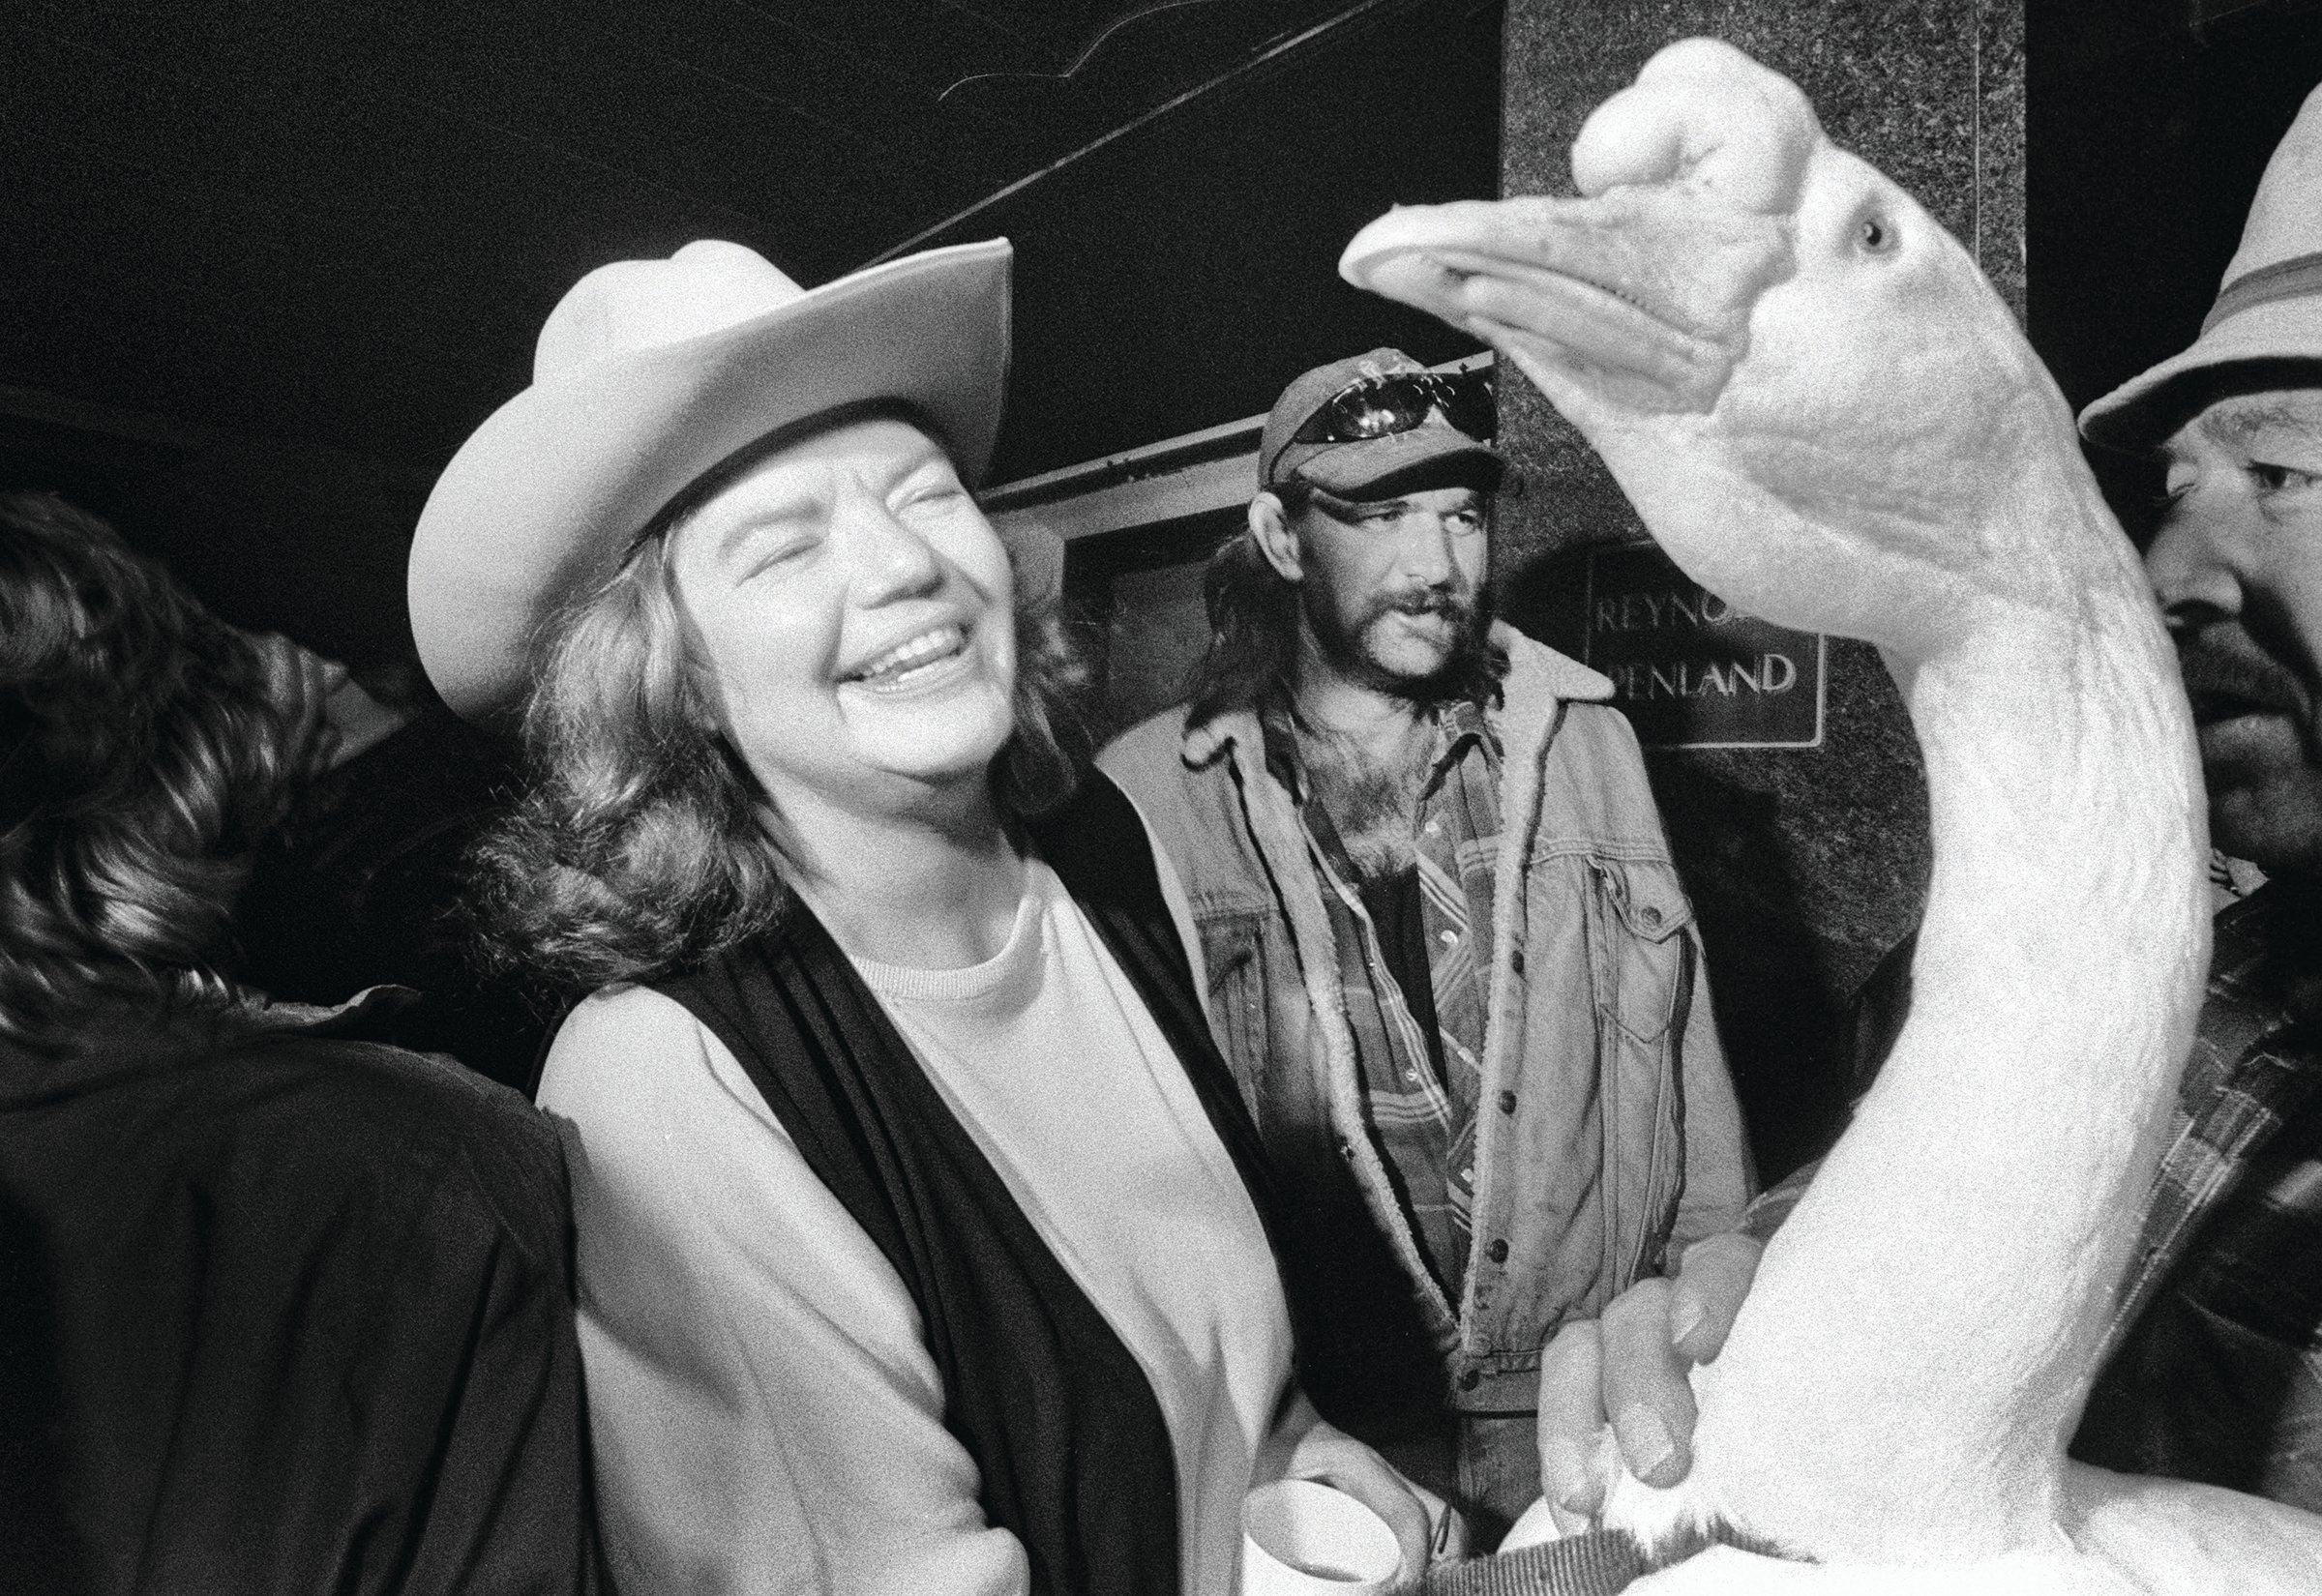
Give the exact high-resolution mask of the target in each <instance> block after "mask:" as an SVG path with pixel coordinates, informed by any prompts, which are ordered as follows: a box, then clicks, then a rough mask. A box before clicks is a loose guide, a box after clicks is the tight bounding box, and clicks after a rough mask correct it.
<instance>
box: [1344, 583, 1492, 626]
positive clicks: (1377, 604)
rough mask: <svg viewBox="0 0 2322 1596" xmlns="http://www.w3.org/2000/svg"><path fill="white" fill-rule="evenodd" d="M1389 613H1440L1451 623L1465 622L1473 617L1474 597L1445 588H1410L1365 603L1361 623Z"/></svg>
mask: <svg viewBox="0 0 2322 1596" xmlns="http://www.w3.org/2000/svg"><path fill="white" fill-rule="evenodd" d="M1388 615H1441V616H1442V617H1443V618H1444V620H1446V621H1449V622H1451V623H1453V624H1454V625H1461V626H1464V625H1466V624H1467V623H1468V622H1470V621H1472V620H1474V616H1475V601H1474V597H1473V596H1471V595H1469V594H1466V593H1455V592H1452V591H1450V590H1448V589H1445V588H1440V587H1414V588H1410V589H1407V590H1405V591H1404V592H1401V593H1388V594H1383V595H1381V596H1380V597H1378V598H1375V599H1373V600H1372V601H1371V602H1370V603H1369V604H1368V605H1366V606H1364V614H1363V617H1362V624H1363V625H1365V626H1368V625H1369V624H1370V623H1371V622H1373V621H1375V620H1380V619H1382V618H1384V617H1385V616H1388Z"/></svg>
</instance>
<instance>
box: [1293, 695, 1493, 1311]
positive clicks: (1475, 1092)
mask: <svg viewBox="0 0 2322 1596" xmlns="http://www.w3.org/2000/svg"><path fill="white" fill-rule="evenodd" d="M1261 724H1262V725H1263V726H1264V728H1265V756H1266V763H1267V765H1268V767H1269V768H1270V769H1272V771H1273V772H1274V774H1275V777H1276V779H1277V780H1279V781H1281V783H1282V784H1283V786H1284V787H1285V788H1286V789H1288V790H1289V791H1290V793H1291V794H1292V795H1293V796H1294V797H1295V800H1296V802H1297V805H1298V813H1299V817H1300V819H1301V820H1302V821H1303V822H1304V824H1305V827H1306V837H1307V848H1308V852H1309V853H1310V854H1311V855H1312V857H1313V859H1314V864H1315V872H1316V873H1317V874H1318V875H1319V876H1320V877H1321V878H1322V880H1323V883H1324V885H1325V889H1326V890H1325V894H1324V899H1323V903H1324V907H1325V909H1326V910H1327V911H1328V912H1329V915H1330V930H1331V932H1332V936H1333V940H1334V941H1335V943H1336V945H1337V952H1338V980H1339V990H1340V991H1341V992H1342V993H1343V994H1344V998H1345V1002H1346V1012H1347V1025H1348V1028H1349V1029H1350V1030H1352V1031H1353V1032H1354V1036H1355V1053H1356V1055H1357V1058H1358V1060H1359V1064H1360V1069H1361V1076H1362V1093H1363V1109H1364V1114H1365V1117H1366V1119H1367V1120H1368V1122H1369V1126H1370V1131H1371V1137H1372V1139H1373V1140H1374V1141H1375V1142H1377V1144H1378V1146H1379V1150H1380V1152H1381V1154H1382V1156H1384V1158H1385V1159H1386V1161H1387V1165H1388V1167H1389V1168H1391V1169H1392V1170H1393V1172H1394V1175H1395V1184H1396V1187H1397V1192H1398V1196H1399V1197H1401V1199H1402V1203H1403V1207H1404V1211H1405V1212H1406V1213H1407V1214H1408V1215H1409V1216H1410V1218H1411V1222H1412V1227H1413V1229H1414V1231H1415V1232H1416V1234H1417V1236H1418V1238H1419V1243H1420V1246H1421V1248H1422V1249H1423V1250H1424V1251H1425V1253H1426V1255H1427V1259H1428V1261H1429V1263H1430V1264H1431V1265H1432V1267H1433V1269H1434V1272H1435V1275H1436V1278H1437V1282H1438V1284H1440V1285H1441V1286H1443V1288H1444V1294H1445V1295H1446V1296H1448V1297H1450V1298H1451V1300H1453V1301H1454V1302H1456V1301H1458V1300H1459V1294H1460V1289H1461V1286H1463V1285H1464V1283H1465V1282H1466V1279H1467V1271H1468V1252H1469V1248H1470V1245H1471V1242H1472V1240H1473V1236H1474V1227H1473V1224H1472V1222H1471V1219H1470V1214H1471V1211H1472V1209H1473V1206H1474V1190H1475V1105H1476V1101H1477V1098H1478V1097H1479V1095H1480V1094H1481V1091H1482V1075H1481V1070H1482V1060H1483V1020H1484V1013H1485V1010H1486V1007H1487V1006H1488V1003H1489V1001H1490V995H1491V994H1490V992H1489V990H1488V985H1489V980H1490V970H1491V967H1492V948H1491V936H1492V896H1493V883H1492V871H1493V863H1494V861H1495V860H1496V859H1497V858H1498V856H1499V851H1500V748H1499V745H1498V740H1497V739H1496V738H1495V737H1494V736H1493V734H1492V731H1491V728H1490V726H1489V724H1487V723H1486V721H1485V719H1484V714H1483V711H1482V710H1481V709H1480V708H1479V707H1477V706H1476V705H1474V704H1472V703H1462V704H1456V705H1452V706H1448V707H1446V708H1444V709H1443V710H1441V711H1440V712H1439V714H1438V716H1437V721H1436V744H1435V751H1434V753H1433V754H1432V755H1431V756H1430V758H1429V761H1428V767H1427V770H1428V774H1427V780H1426V783H1425V784H1424V785H1423V786H1422V787H1421V788H1420V791H1419V796H1418V803H1417V807H1416V811H1415V813H1414V828H1415V829H1414V843H1415V846H1416V859H1417V871H1418V877H1419V902H1420V918H1421V922H1422V925H1423V926H1424V929H1425V932H1426V939H1427V955H1428V958H1427V965H1428V977H1429V982H1428V984H1429V987H1430V992H1429V995H1430V996H1431V997H1432V998H1433V1000H1434V1006H1435V1021H1436V1037H1437V1040H1438V1041H1440V1043H1441V1056H1442V1059H1443V1071H1442V1073H1441V1074H1440V1075H1439V1074H1438V1073H1437V1070H1436V1066H1435V1056H1436V1054H1435V1051H1434V1049H1431V1048H1430V1047H1429V1038H1428V1036H1427V1033H1426V1029H1425V1027H1424V1026H1423V1025H1422V1024H1421V1022H1420V1021H1419V1020H1417V1019H1416V1018H1415V1017H1414V1014H1413V1012H1412V1005H1411V1003H1410V1001H1409V999H1408V998H1407V997H1406V995H1405V993H1404V991H1403V990H1402V988H1401V987H1400V986H1399V985H1398V984H1397V983H1396V980H1395V978H1394V975H1393V974H1392V973H1391V966H1390V965H1389V963H1388V962H1387V961H1386V958H1385V955H1384V950H1383V948H1382V946H1381V942H1380V931H1379V928H1378V927H1377V926H1376V925H1375V924H1374V923H1373V921H1372V918H1371V914H1370V911H1369V909H1368V907H1367V906H1366V905H1365V904H1364V902H1363V899H1362V891H1361V876H1360V874H1359V873H1358V872H1357V871H1356V869H1355V863H1354V861H1353V860H1352V859H1351V858H1350V857H1349V856H1348V854H1347V851H1346V848H1345V846H1344V845H1343V844H1342V843H1341V842H1340V841H1339V837H1338V833H1337V830H1336V828H1335V827H1333V826H1332V825H1331V823H1330V817H1329V815H1328V814H1327V813H1325V811H1324V809H1323V807H1322V805H1320V804H1319V803H1315V802H1312V801H1311V793H1310V790H1309V787H1308V784H1307V783H1306V781H1305V779H1304V777H1305V773H1304V770H1303V769H1302V768H1301V766H1300V764H1299V761H1298V754H1297V742H1296V736H1295V732H1294V731H1293V730H1292V728H1291V726H1290V725H1289V724H1288V722H1287V720H1286V719H1285V717H1284V715H1283V712H1282V711H1280V710H1279V709H1278V708H1276V709H1274V710H1271V711H1269V712H1268V713H1266V714H1265V715H1263V716H1262V717H1261Z"/></svg>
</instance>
